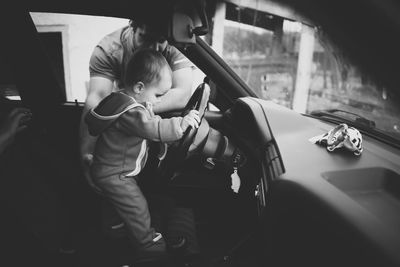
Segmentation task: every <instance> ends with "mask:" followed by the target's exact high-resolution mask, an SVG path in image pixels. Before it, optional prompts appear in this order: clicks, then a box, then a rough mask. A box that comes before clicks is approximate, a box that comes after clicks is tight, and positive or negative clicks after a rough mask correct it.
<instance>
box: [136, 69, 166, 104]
mask: <svg viewBox="0 0 400 267" xmlns="http://www.w3.org/2000/svg"><path fill="white" fill-rule="evenodd" d="M171 86H172V76H171V71H170V69H169V68H168V66H166V67H164V68H163V69H162V70H161V73H160V81H159V82H158V83H157V82H153V83H151V84H147V85H146V88H145V89H144V90H143V91H142V93H141V94H140V95H139V96H138V97H136V100H138V101H139V102H150V103H152V104H157V103H158V102H160V98H161V97H162V96H163V95H165V94H166V93H167V92H168V90H169V89H171Z"/></svg>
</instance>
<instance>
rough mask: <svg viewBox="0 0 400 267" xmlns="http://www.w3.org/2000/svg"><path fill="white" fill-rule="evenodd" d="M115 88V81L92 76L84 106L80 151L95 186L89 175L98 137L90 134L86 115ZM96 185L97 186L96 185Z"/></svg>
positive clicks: (80, 131) (80, 128)
mask: <svg viewBox="0 0 400 267" xmlns="http://www.w3.org/2000/svg"><path fill="white" fill-rule="evenodd" d="M112 89H113V81H111V80H110V79H107V78H103V77H91V78H90V80H89V90H88V95H87V97H86V102H85V106H84V108H83V112H82V116H81V121H80V127H79V139H80V153H81V155H80V156H81V161H82V163H83V168H84V174H85V176H86V179H87V181H88V183H89V184H90V185H91V186H93V183H92V181H91V179H90V175H89V166H90V164H91V161H92V159H93V158H92V154H93V150H94V145H95V142H96V140H97V137H94V136H91V135H90V134H89V130H88V127H87V125H86V123H85V116H86V114H87V112H88V111H89V110H90V109H92V108H94V107H95V106H97V104H98V103H100V101H101V100H102V99H103V98H105V97H106V96H108V95H109V94H110V93H111V92H112ZM94 187H95V186H94ZM95 188H96V187H95Z"/></svg>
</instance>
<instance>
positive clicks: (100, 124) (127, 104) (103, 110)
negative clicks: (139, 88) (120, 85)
mask: <svg viewBox="0 0 400 267" xmlns="http://www.w3.org/2000/svg"><path fill="white" fill-rule="evenodd" d="M137 106H142V105H141V104H139V103H137V102H136V101H135V99H134V98H133V97H130V96H128V95H126V94H124V93H121V92H113V93H111V94H110V95H108V96H107V97H106V98H104V99H103V100H102V101H101V102H100V103H99V104H98V105H97V106H96V107H95V108H93V109H91V110H90V111H89V112H88V113H87V114H86V116H85V122H86V124H87V125H88V129H89V133H90V134H91V135H93V136H97V135H99V134H101V133H102V132H103V131H104V130H105V129H107V128H108V127H109V126H110V125H111V124H112V123H114V121H115V120H116V119H118V118H119V117H120V116H121V115H122V114H124V113H125V112H126V111H128V110H130V109H132V108H134V107H137Z"/></svg>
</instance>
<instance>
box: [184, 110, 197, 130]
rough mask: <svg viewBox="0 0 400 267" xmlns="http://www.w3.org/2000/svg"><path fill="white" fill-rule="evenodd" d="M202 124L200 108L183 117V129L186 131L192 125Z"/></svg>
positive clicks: (193, 126)
mask: <svg viewBox="0 0 400 267" xmlns="http://www.w3.org/2000/svg"><path fill="white" fill-rule="evenodd" d="M199 124H200V117H199V111H198V110H194V109H193V110H191V111H190V112H189V113H188V114H187V115H186V116H185V117H183V119H182V122H181V128H182V131H183V132H185V131H186V129H187V128H188V127H189V126H190V127H192V128H198V127H199Z"/></svg>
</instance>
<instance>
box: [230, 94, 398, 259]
mask: <svg viewBox="0 0 400 267" xmlns="http://www.w3.org/2000/svg"><path fill="white" fill-rule="evenodd" d="M255 103H257V104H255ZM261 109H262V110H261ZM261 111H262V112H261ZM226 113H227V114H228V116H227V117H228V121H231V122H235V125H236V126H235V127H236V128H235V131H233V132H234V134H233V136H234V138H235V139H242V140H248V142H247V144H246V145H247V146H251V147H252V148H251V149H250V150H252V151H258V152H257V153H258V154H259V155H261V154H262V153H261V154H260V151H263V150H265V151H267V153H264V155H265V158H264V159H262V160H263V161H267V162H268V163H267V164H265V162H264V165H265V166H267V169H268V168H269V170H267V171H265V172H264V174H263V176H264V177H263V179H261V181H260V183H259V184H258V186H257V188H256V194H257V193H259V192H258V190H259V189H260V188H262V189H263V190H262V197H259V202H262V203H260V205H261V206H263V208H264V210H265V211H264V214H263V220H264V222H263V224H264V230H265V233H264V234H266V235H267V236H266V239H267V240H269V242H271V244H269V246H267V247H269V249H271V251H272V252H271V251H270V252H271V255H275V256H273V257H274V258H275V260H276V261H277V262H279V263H280V264H283V265H291V264H294V263H298V262H303V263H306V264H311V265H320V264H324V265H326V264H328V265H329V264H332V266H334V265H336V266H337V264H364V266H371V265H376V264H380V265H381V264H384V265H385V266H392V265H393V266H395V265H398V264H399V263H400V256H399V255H400V254H399V253H398V252H399V250H400V249H399V248H400V227H399V225H400V175H399V173H400V151H399V150H398V149H396V148H393V147H390V146H389V145H387V144H384V143H382V142H380V141H377V140H376V139H374V138H372V137H370V136H367V135H363V147H364V151H363V153H362V154H361V155H360V156H355V155H354V154H353V153H351V152H349V151H345V150H340V149H339V150H335V151H333V152H329V151H328V150H327V149H326V147H324V146H321V145H318V144H315V143H314V142H312V141H310V138H312V137H315V136H318V135H321V134H324V133H327V132H328V131H329V130H331V129H332V128H333V127H335V126H336V125H334V124H332V123H327V122H324V121H321V120H318V119H315V118H311V117H307V116H303V115H301V114H299V113H296V112H294V111H292V110H289V109H287V108H285V107H282V106H279V105H277V104H275V103H273V102H272V101H266V100H261V99H257V98H239V99H238V101H237V102H236V104H235V105H234V106H233V107H232V109H231V110H229V111H228V112H226ZM260 114H262V115H260ZM264 116H265V118H266V119H265V118H264ZM251 118H252V119H251ZM263 118H264V119H263ZM254 124H255V125H254ZM271 147H272V148H273V149H272V150H271ZM271 151H272V153H271ZM264 169H265V168H264ZM287 253H290V254H291V255H292V256H293V257H284V256H285V255H287ZM310 253H311V254H310ZM332 253H334V255H335V256H334V257H332ZM327 259H329V260H328V261H327ZM293 261H294V262H293ZM285 263H286V264H285Z"/></svg>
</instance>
